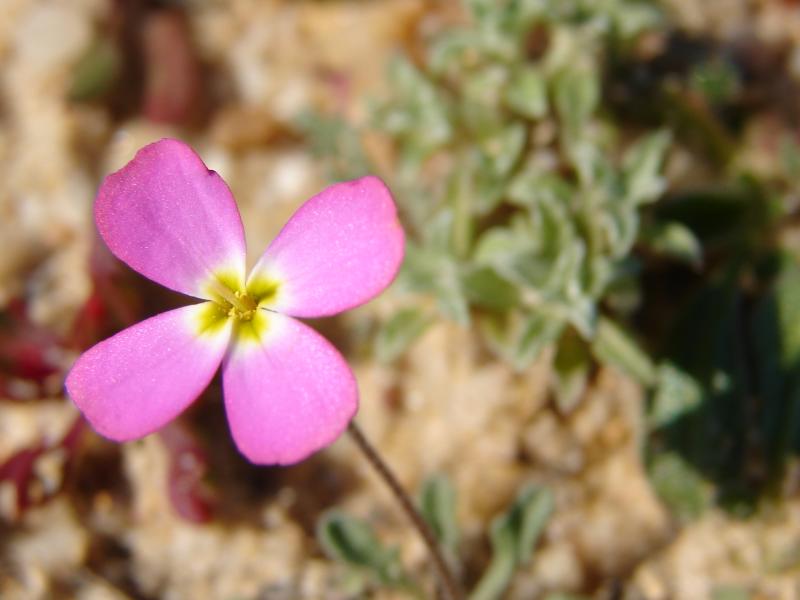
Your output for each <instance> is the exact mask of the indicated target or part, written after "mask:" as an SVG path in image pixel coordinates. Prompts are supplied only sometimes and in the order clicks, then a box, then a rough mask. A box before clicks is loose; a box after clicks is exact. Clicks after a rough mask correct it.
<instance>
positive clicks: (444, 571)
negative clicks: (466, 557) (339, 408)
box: [348, 421, 464, 600]
mask: <svg viewBox="0 0 800 600" xmlns="http://www.w3.org/2000/svg"><path fill="white" fill-rule="evenodd" d="M348 431H349V432H350V437H351V438H352V439H353V441H354V442H355V443H356V445H357V446H358V447H359V449H360V450H361V451H362V452H363V453H364V456H365V457H366V458H367V460H368V461H369V463H370V464H371V465H372V466H373V467H374V468H375V470H376V471H377V472H378V475H380V476H381V479H383V480H384V481H385V482H386V485H387V486H389V489H390V490H391V492H392V494H393V495H394V497H395V498H397V501H398V502H399V503H400V506H401V507H402V509H403V512H405V513H406V516H407V517H408V518H409V520H410V521H411V523H412V524H413V525H414V528H415V529H416V530H417V532H418V533H419V535H420V536H421V537H422V540H423V541H424V542H425V545H426V546H427V547H428V552H430V554H431V558H433V564H434V566H435V567H436V573H437V574H438V576H439V579H440V582H441V586H442V589H443V591H444V593H445V596H446V597H447V598H448V599H449V600H463V598H464V594H463V593H462V592H461V588H460V587H459V585H458V583H456V578H455V577H454V576H453V573H452V572H451V570H450V567H449V566H448V565H447V561H446V560H445V559H444V556H443V555H442V552H441V550H440V549H439V544H438V543H437V542H436V538H435V537H434V535H433V531H431V528H430V527H429V526H428V524H427V523H426V522H425V519H423V518H422V515H420V514H419V512H418V511H417V509H416V508H415V507H414V503H413V502H412V501H411V499H410V498H409V497H408V494H407V493H406V491H405V490H404V489H403V486H402V485H401V484H400V482H399V481H398V480H397V477H396V476H395V474H394V473H393V472H392V471H391V469H390V468H389V465H387V464H386V463H385V462H383V459H382V458H381V457H380V455H379V454H378V451H377V450H376V449H375V448H374V447H373V446H372V444H370V443H369V441H367V438H366V437H365V436H364V433H363V432H362V431H361V429H360V428H359V427H358V425H356V423H355V421H350V427H349V429H348Z"/></svg>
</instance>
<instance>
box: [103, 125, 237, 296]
mask: <svg viewBox="0 0 800 600" xmlns="http://www.w3.org/2000/svg"><path fill="white" fill-rule="evenodd" d="M94 215H95V221H96V222H97V229H98V230H99V231H100V234H101V235H102V236H103V239H104V240H105V242H106V244H108V247H109V248H110V249H111V251H112V252H113V253H114V254H115V255H116V256H117V258H119V259H121V260H122V261H124V262H126V263H127V264H128V265H130V267H131V268H133V269H135V270H136V271H138V272H139V273H141V274H142V275H144V276H145V277H149V278H150V279H152V280H153V281H156V282H158V283H160V284H161V285H164V286H166V287H168V288H171V289H173V290H176V291H179V292H183V293H185V294H189V295H191V296H197V297H199V298H211V297H212V295H211V294H210V293H209V292H208V290H207V289H206V287H207V285H208V283H209V281H210V280H211V278H212V277H215V276H218V275H219V274H221V273H224V274H225V275H226V276H227V277H228V279H235V280H237V281H238V282H242V281H243V279H244V269H245V242H244V229H243V227H242V220H241V218H240V217H239V211H238V209H237V208H236V203H235V202H234V200H233V196H232V195H231V192H230V190H229V189H228V186H227V185H225V182H224V181H223V180H222V178H220V176H219V175H217V174H216V173H215V172H214V171H209V170H208V169H207V168H206V166H205V165H204V164H203V161H202V160H200V157H199V156H197V154H195V152H194V151H193V150H192V149H191V148H190V147H189V146H187V145H186V144H184V143H183V142H180V141H178V140H170V139H164V140H161V141H159V142H155V143H153V144H150V145H148V146H145V147H144V148H142V149H141V150H139V152H137V154H136V156H135V157H134V158H133V160H132V161H131V162H129V163H128V164H127V165H125V166H124V167H123V168H122V169H120V170H119V171H117V172H116V173H112V174H111V175H109V176H108V177H106V179H105V180H104V181H103V184H102V185H101V186H100V191H99V192H98V194H97V200H96V201H95V205H94Z"/></svg>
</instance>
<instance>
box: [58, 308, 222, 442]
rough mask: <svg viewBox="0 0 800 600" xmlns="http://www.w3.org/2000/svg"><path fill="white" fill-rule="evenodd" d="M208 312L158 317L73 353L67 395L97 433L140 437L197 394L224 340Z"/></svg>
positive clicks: (180, 311)
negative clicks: (75, 354) (82, 351)
mask: <svg viewBox="0 0 800 600" xmlns="http://www.w3.org/2000/svg"><path fill="white" fill-rule="evenodd" d="M215 306H216V305H214V304H213V303H211V302H204V303H202V304H195V305H192V306H185V307H183V308H178V309H176V310H171V311H169V312H165V313H161V314H160V315H156V316H155V317H152V318H150V319H147V320H146V321H142V322H141V323H137V324H136V325H134V326H132V327H129V328H128V329H125V330H123V331H121V332H119V333H118V334H116V335H114V336H112V337H110V338H108V339H107V340H105V341H102V342H100V343H99V344H97V345H96V346H93V347H92V348H90V349H89V350H87V351H86V352H84V353H83V355H81V357H80V358H79V359H78V361H77V362H76V363H75V365H74V366H73V367H72V370H71V371H70V372H69V375H68V376H67V381H66V388H67V394H69V397H70V398H71V399H72V401H73V402H74V403H75V404H76V405H77V406H78V408H79V409H80V410H81V412H83V415H84V416H85V417H86V419H87V420H88V421H89V423H91V425H92V427H94V429H95V430H97V432H98V433H100V434H101V435H104V436H105V437H108V438H111V439H112V440H117V441H126V440H131V439H136V438H139V437H142V436H144V435H147V434H148V433H152V432H153V431H155V430H157V429H159V428H160V427H161V426H163V425H165V424H166V423H167V422H169V421H170V420H172V419H173V418H175V417H176V416H177V415H178V414H180V413H181V412H182V411H183V410H184V409H185V408H186V407H187V406H188V405H189V404H191V403H192V401H193V400H194V399H195V398H197V396H199V395H200V393H201V392H202V391H203V390H204V389H205V388H206V386H208V383H209V382H210V381H211V379H212V378H213V377H214V373H216V371H217V367H219V364H220V362H221V361H222V357H223V356H224V354H225V351H226V349H227V347H228V341H229V339H230V333H231V326H230V323H229V321H228V320H227V319H225V318H223V317H220V318H219V319H217V320H216V321H209V319H208V314H209V311H210V310H211V311H213V310H216V309H215Z"/></svg>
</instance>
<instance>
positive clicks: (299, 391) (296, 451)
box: [66, 139, 404, 464]
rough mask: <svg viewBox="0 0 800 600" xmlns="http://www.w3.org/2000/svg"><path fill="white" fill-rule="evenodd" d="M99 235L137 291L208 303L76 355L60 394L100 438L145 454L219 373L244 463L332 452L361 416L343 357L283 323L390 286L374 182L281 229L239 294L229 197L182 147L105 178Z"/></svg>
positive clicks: (239, 258)
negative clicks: (142, 280) (151, 287)
mask: <svg viewBox="0 0 800 600" xmlns="http://www.w3.org/2000/svg"><path fill="white" fill-rule="evenodd" d="M94 214H95V221H96V223H97V228H98V230H99V231H100V235H101V236H102V237H103V239H104V240H105V242H106V244H107V245H108V247H109V248H110V249H111V251H112V252H113V253H114V254H115V255H116V256H117V257H118V258H120V259H121V260H122V261H124V262H125V263H127V264H128V265H129V266H130V267H132V268H133V269H134V270H136V271H138V272H139V273H141V274H142V275H144V276H146V277H148V278H150V279H152V280H153V281H156V282H158V283H160V284H161V285H164V286H166V287H168V288H171V289H173V290H176V291H178V292H182V293H184V294H187V295H189V296H193V297H195V298H198V299H202V300H204V301H203V302H200V303H198V304H192V305H189V306H185V307H183V308H178V309H176V310H171V311H168V312H165V313H162V314H159V315H157V316H155V317H152V318H150V319H147V320H145V321H143V322H141V323H138V324H136V325H134V326H132V327H130V328H128V329H125V330H124V331H121V332H120V333H118V334H116V335H114V336H113V337H111V338H109V339H107V340H105V341H103V342H100V343H99V344H97V345H96V346H94V347H92V348H90V349H89V350H88V351H87V352H85V353H84V354H83V355H82V356H81V357H80V358H79V359H78V361H77V362H76V363H75V365H74V366H73V368H72V370H71V371H70V373H69V375H68V376H67V380H66V389H67V393H68V394H69V396H70V398H72V400H73V402H75V404H76V405H77V406H78V408H79V409H80V410H81V411H82V412H83V414H84V416H85V417H86V418H87V419H88V421H89V423H91V425H92V426H93V427H94V428H95V429H96V430H97V431H98V432H99V433H100V434H102V435H104V436H106V437H108V438H111V439H113V440H117V441H126V440H131V439H136V438H140V437H142V436H145V435H147V434H149V433H152V432H153V431H155V430H157V429H159V428H160V427H161V426H163V425H165V424H166V423H167V422H168V421H170V420H171V419H173V418H175V417H176V416H177V415H178V414H179V413H181V412H182V411H183V410H184V409H185V408H186V407H187V406H188V405H189V404H191V403H192V401H194V400H195V399H196V398H197V396H198V395H199V394H200V393H201V392H202V391H203V390H204V389H205V388H206V387H207V385H208V384H209V382H210V381H211V379H212V378H213V377H214V374H215V373H216V371H217V369H218V367H219V365H220V364H222V385H223V390H224V396H225V410H226V413H227V416H228V422H229V424H230V428H231V431H232V433H233V438H234V440H235V442H236V445H237V446H238V448H239V450H240V451H241V452H242V454H244V455H245V456H246V457H247V458H248V459H250V460H251V461H252V462H254V463H259V464H289V463H294V462H297V461H300V460H302V459H304V458H305V457H307V456H308V455H309V454H311V453H313V452H315V451H316V450H319V449H320V448H322V447H324V446H326V445H328V444H330V443H331V442H332V441H333V440H335V439H336V438H337V437H338V436H339V435H340V434H341V432H342V431H343V430H344V429H345V428H346V427H347V424H348V423H349V421H350V419H351V418H352V417H353V415H354V414H355V412H356V409H357V407H358V389H357V386H356V382H355V378H354V377H353V373H352V372H351V370H350V368H349V367H348V365H347V363H346V362H345V360H344V358H343V357H342V356H341V355H340V354H339V352H338V351H337V350H336V349H335V348H334V347H333V346H332V345H331V344H330V343H329V342H328V341H327V340H325V338H323V337H322V336H320V335H319V334H318V333H316V332H315V331H314V330H313V329H311V328H310V327H308V326H306V325H304V324H303V323H301V322H300V321H298V320H296V319H295V318H294V317H323V316H328V315H333V314H336V313H339V312H341V311H344V310H347V309H350V308H353V307H355V306H358V305H360V304H363V303H364V302H366V301H367V300H369V299H371V298H373V297H374V296H376V295H377V294H378V293H380V292H381V291H382V290H383V289H384V288H385V287H386V286H387V285H389V283H391V281H392V279H393V278H394V276H395V274H396V273H397V270H398V268H399V266H400V263H401V261H402V258H403V247H404V236H403V230H402V228H401V226H400V224H399V222H398V220H397V211H396V208H395V204H394V201H393V200H392V197H391V194H390V193H389V190H388V189H387V188H386V186H385V185H384V184H383V183H382V182H381V181H380V180H379V179H377V178H375V177H364V178H362V179H357V180H355V181H351V182H346V183H340V184H337V185H333V186H331V187H329V188H327V189H326V190H324V191H323V192H321V193H320V194H318V195H316V196H314V197H313V198H311V199H310V200H308V201H307V202H306V203H305V204H304V205H303V206H302V207H300V209H299V210H298V211H297V212H296V213H295V214H294V215H293V216H292V218H291V219H290V220H289V221H288V223H286V225H285V226H284V228H283V229H282V230H281V232H280V234H279V235H278V237H277V238H275V240H274V241H273V242H272V244H271V245H270V246H269V247H268V248H267V250H266V252H264V254H263V256H262V257H261V259H260V260H259V261H258V262H257V263H256V265H255V267H254V268H253V270H252V271H251V272H250V275H249V276H248V277H247V278H245V240H244V230H243V227H242V221H241V218H240V216H239V211H238V210H237V208H236V203H235V201H234V199H233V196H232V195H231V192H230V190H229V189H228V187H227V186H226V185H225V182H224V181H223V180H222V179H221V178H220V177H219V175H217V174H216V173H215V172H214V171H209V170H208V169H207V168H206V166H205V165H204V164H203V162H202V160H201V159H200V158H199V157H198V156H197V154H195V153H194V151H193V150H192V149H191V148H189V147H188V146H187V145H185V144H184V143H182V142H179V141H177V140H168V139H166V140H161V141H160V142H156V143H154V144H150V145H149V146H146V147H144V148H142V149H141V150H140V151H139V152H138V154H137V155H136V156H135V158H134V159H133V160H132V161H131V162H130V163H128V164H127V165H126V166H125V167H124V168H122V169H121V170H120V171H117V172H116V173H113V174H111V175H109V176H108V177H107V178H106V179H105V181H104V182H103V184H102V186H101V187H100V190H99V192H98V195H97V199H96V201H95V206H94Z"/></svg>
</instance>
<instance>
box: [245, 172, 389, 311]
mask: <svg viewBox="0 0 800 600" xmlns="http://www.w3.org/2000/svg"><path fill="white" fill-rule="evenodd" d="M403 246H404V236H403V229H402V227H401V226H400V223H399V221H398V220H397V210H396V208H395V205H394V201H393V200H392V196H391V194H390V192H389V190H388V188H387V187H386V186H385V185H384V184H383V182H382V181H381V180H380V179H378V178H377V177H363V178H361V179H356V180H355V181H350V182H346V183H339V184H337V185H333V186H331V187H329V188H327V189H325V190H324V191H323V192H321V193H320V194H317V195H316V196H314V197H313V198H311V199H310V200H308V201H307V202H306V203H305V204H303V206H301V207H300V209H299V210H298V211H297V212H296V213H295V214H294V215H293V216H292V218H291V219H289V222H288V223H286V225H285V226H284V228H283V230H282V231H281V232H280V234H279V235H278V237H277V238H275V240H274V241H273V242H272V244H270V246H269V248H267V251H266V252H265V253H264V255H263V256H262V257H261V260H260V261H259V262H258V264H257V265H256V266H255V268H254V269H253V272H252V273H251V275H250V280H249V281H250V282H253V281H255V280H258V279H266V280H268V281H277V282H278V285H279V287H278V292H277V295H276V298H275V301H274V303H272V304H269V305H268V306H269V307H270V308H272V309H274V310H277V311H279V312H283V313H285V314H289V315H293V316H295V317H322V316H326V315H332V314H335V313H338V312H341V311H343V310H347V309H349V308H353V307H354V306H358V305H359V304H363V303H364V302H366V301H368V300H370V299H371V298H373V297H375V296H376V295H378V294H379V293H380V292H381V291H382V290H383V289H384V288H386V286H388V285H389V284H390V283H391V282H392V279H394V276H395V275H396V274H397V270H398V269H399V268H400V263H401V262H402V260H403Z"/></svg>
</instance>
